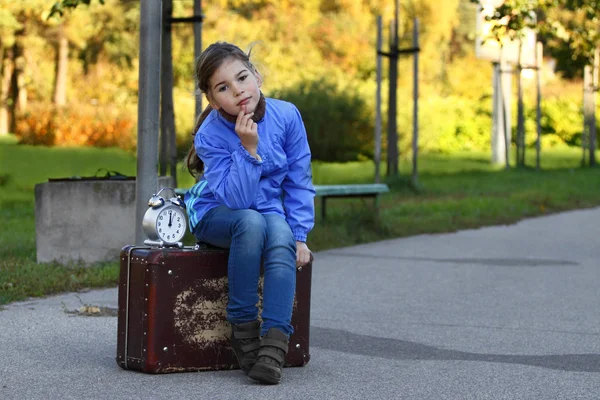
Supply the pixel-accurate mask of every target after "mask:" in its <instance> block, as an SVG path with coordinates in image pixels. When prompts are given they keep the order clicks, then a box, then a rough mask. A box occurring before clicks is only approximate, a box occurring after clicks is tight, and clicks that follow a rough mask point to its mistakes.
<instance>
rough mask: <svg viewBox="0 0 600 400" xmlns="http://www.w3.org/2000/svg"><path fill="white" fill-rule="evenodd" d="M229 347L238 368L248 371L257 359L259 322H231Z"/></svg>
mask: <svg viewBox="0 0 600 400" xmlns="http://www.w3.org/2000/svg"><path fill="white" fill-rule="evenodd" d="M231 347H233V351H234V353H235V356H236V357H237V360H238V363H239V364H240V368H241V369H242V371H244V372H245V373H248V371H250V370H251V369H252V367H253V366H254V364H255V363H256V361H257V359H258V349H259V347H260V322H259V321H251V322H245V323H243V324H231Z"/></svg>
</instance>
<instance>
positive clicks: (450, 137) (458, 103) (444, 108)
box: [398, 95, 492, 154]
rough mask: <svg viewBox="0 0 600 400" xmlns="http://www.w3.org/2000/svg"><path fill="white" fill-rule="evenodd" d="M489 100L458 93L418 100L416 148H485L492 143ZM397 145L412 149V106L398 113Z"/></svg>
mask: <svg viewBox="0 0 600 400" xmlns="http://www.w3.org/2000/svg"><path fill="white" fill-rule="evenodd" d="M490 114H491V101H489V99H487V98H483V99H480V100H473V99H469V98H466V97H457V96H433V95H431V96H428V97H426V98H423V97H422V98H421V99H420V100H419V150H420V151H423V152H434V153H449V152H454V151H469V150H486V149H489V147H490V142H491V139H490V137H491V129H492V118H491V115H490ZM398 132H399V135H400V142H401V144H400V148H401V151H403V153H404V154H406V153H407V152H409V151H411V143H412V106H411V107H404V108H403V109H402V110H401V111H400V112H399V115H398Z"/></svg>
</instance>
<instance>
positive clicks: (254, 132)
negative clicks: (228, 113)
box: [235, 105, 258, 158]
mask: <svg viewBox="0 0 600 400" xmlns="http://www.w3.org/2000/svg"><path fill="white" fill-rule="evenodd" d="M253 115H254V113H253V112H251V113H247V114H246V105H243V106H242V110H241V111H240V113H239V114H238V116H237V120H236V122H235V133H237V135H238V136H239V137H240V140H241V141H242V146H244V148H245V149H246V150H248V153H250V155H251V156H252V157H255V158H256V148H257V147H258V125H257V124H256V122H254V121H253V120H252V116H253Z"/></svg>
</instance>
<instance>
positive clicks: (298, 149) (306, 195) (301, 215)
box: [282, 106, 315, 242]
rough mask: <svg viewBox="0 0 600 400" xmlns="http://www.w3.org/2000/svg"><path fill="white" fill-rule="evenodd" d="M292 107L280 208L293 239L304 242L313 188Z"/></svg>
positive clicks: (305, 142)
mask: <svg viewBox="0 0 600 400" xmlns="http://www.w3.org/2000/svg"><path fill="white" fill-rule="evenodd" d="M292 107H293V112H292V118H291V120H290V121H289V122H288V125H287V129H286V137H285V144H284V151H285V154H286V157H287V162H288V173H287V175H286V177H285V178H284V179H283V182H282V189H283V191H284V196H283V207H284V209H285V214H286V219H287V222H288V224H289V225H290V228H291V229H292V232H293V234H294V237H295V239H296V240H297V241H299V242H306V237H307V235H308V232H310V230H311V229H312V228H313V226H314V222H315V203H314V197H315V188H314V186H313V183H312V171H311V167H310V160H311V154H310V148H309V146H308V138H307V136H306V129H305V127H304V123H303V122H302V117H301V116H300V112H299V111H298V109H297V108H296V107H295V106H292Z"/></svg>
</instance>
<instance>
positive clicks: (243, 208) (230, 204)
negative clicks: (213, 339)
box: [185, 42, 315, 384]
mask: <svg viewBox="0 0 600 400" xmlns="http://www.w3.org/2000/svg"><path fill="white" fill-rule="evenodd" d="M196 78H197V82H198V88H199V89H200V91H201V92H202V93H204V94H205V95H206V98H207V99H208V102H209V105H208V106H207V107H206V109H205V110H204V111H203V112H202V114H201V115H200V116H199V118H198V121H197V123H196V129H195V134H194V144H193V146H192V148H191V149H190V152H189V154H188V157H187V163H188V169H189V171H190V173H192V175H194V176H196V177H197V179H198V182H197V183H196V185H194V186H193V187H192V188H191V189H190V190H189V191H188V192H187V193H186V195H185V203H186V205H187V211H188V216H189V221H190V228H191V231H192V232H193V233H194V235H195V236H196V238H197V239H198V240H200V241H203V242H206V243H209V244H211V245H214V246H218V247H225V248H229V249H230V252H229V265H228V280H229V303H228V304H227V320H228V321H229V322H230V323H231V325H232V335H231V344H232V347H233V349H234V351H235V354H236V356H237V359H238V361H239V364H240V367H241V368H242V370H243V371H244V372H246V373H248V376H250V377H251V378H253V379H255V380H258V381H260V382H262V383H269V384H276V383H279V382H280V380H281V372H282V367H283V363H284V360H285V355H286V353H287V347H288V339H289V336H290V335H291V334H292V332H293V328H292V326H291V325H290V322H291V316H292V305H293V301H294V293H295V286H296V266H300V265H303V264H306V263H307V262H309V261H310V257H311V252H310V250H309V249H308V247H307V246H306V236H307V234H308V232H309V231H310V230H311V229H312V227H313V225H314V195H315V191H314V187H313V184H312V173H311V169H310V159H311V155H310V149H309V147H308V141H307V137H306V131H305V128H304V124H303V122H302V118H301V117H300V113H299V112H298V110H297V109H296V107H295V106H294V105H293V104H290V103H287V102H284V101H280V100H275V99H270V98H268V99H267V98H265V97H264V96H263V95H262V93H261V91H260V87H261V86H262V76H261V75H260V73H259V72H258V70H257V69H256V68H255V67H254V66H253V65H252V63H251V62H250V59H249V55H246V54H245V53H244V52H243V51H242V50H240V49H239V48H238V47H236V46H234V45H232V44H229V43H223V42H217V43H214V44H212V45H210V46H209V47H208V48H207V49H206V50H204V52H203V53H202V54H201V55H200V57H199V58H198V60H197V62H196ZM261 261H262V263H263V267H264V287H263V311H262V327H261V326H260V322H259V321H258V308H257V306H256V305H257V303H258V280H259V277H260V266H261Z"/></svg>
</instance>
